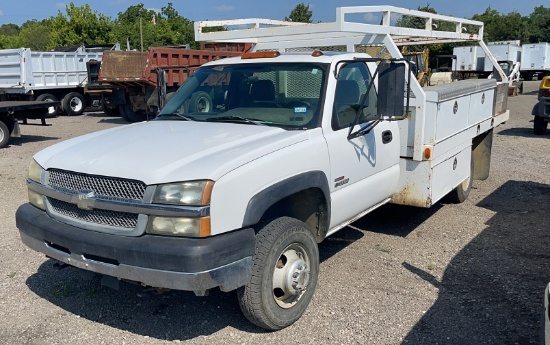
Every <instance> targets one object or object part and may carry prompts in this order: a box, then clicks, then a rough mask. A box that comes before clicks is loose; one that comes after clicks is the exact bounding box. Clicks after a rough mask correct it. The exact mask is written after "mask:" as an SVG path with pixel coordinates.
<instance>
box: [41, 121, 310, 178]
mask: <svg viewBox="0 0 550 345" xmlns="http://www.w3.org/2000/svg"><path fill="white" fill-rule="evenodd" d="M308 137H309V134H308V132H307V131H285V130H283V129H281V128H276V127H268V126H257V125H243V124H232V123H204V122H190V121H151V122H142V123H136V124H132V125H127V126H122V127H116V128H112V129H108V130H104V131H99V132H95V133H90V134H87V135H84V136H81V137H77V138H74V139H70V140H67V141H64V142H61V143H59V144H56V145H53V146H51V147H49V148H47V149H44V150H42V151H40V152H39V153H37V154H36V155H35V157H34V158H35V160H36V161H37V163H38V164H40V165H41V166H42V167H43V168H44V169H50V168H56V169H62V170H68V171H74V172H81V173H86V174H92V175H103V176H113V177H123V178H126V179H135V180H139V181H143V182H144V183H146V184H158V183H167V182H176V181H186V180H197V179H211V180H214V181H216V180H218V179H219V178H220V177H221V176H223V175H224V174H226V173H228V172H230V171H232V170H234V169H236V168H238V167H239V166H242V165H244V164H246V163H248V162H250V161H252V160H254V159H257V158H259V157H261V156H264V155H267V154H269V153H271V152H274V151H277V150H280V149H282V148H284V147H288V146H291V145H294V144H296V143H298V142H300V141H304V140H307V139H308Z"/></svg>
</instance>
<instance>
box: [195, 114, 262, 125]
mask: <svg viewBox="0 0 550 345" xmlns="http://www.w3.org/2000/svg"><path fill="white" fill-rule="evenodd" d="M206 121H221V122H237V123H241V122H244V123H251V124H253V125H258V126H267V124H269V123H272V122H267V121H260V120H254V119H247V118H246V117H241V116H234V115H232V116H219V117H210V118H208V119H207V120H206Z"/></svg>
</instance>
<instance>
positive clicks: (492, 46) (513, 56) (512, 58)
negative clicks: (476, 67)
mask: <svg viewBox="0 0 550 345" xmlns="http://www.w3.org/2000/svg"><path fill="white" fill-rule="evenodd" d="M487 48H489V50H490V51H491V53H492V54H493V56H494V57H495V59H496V60H497V61H499V62H500V61H509V62H511V64H512V65H515V64H516V63H518V62H521V51H522V47H521V43H520V41H501V42H489V43H488V44H487ZM483 70H484V71H486V72H488V71H490V72H492V71H493V64H492V63H491V61H489V59H485V67H484V69H483Z"/></svg>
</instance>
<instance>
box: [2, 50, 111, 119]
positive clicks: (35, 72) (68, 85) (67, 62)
mask: <svg viewBox="0 0 550 345" xmlns="http://www.w3.org/2000/svg"><path fill="white" fill-rule="evenodd" d="M113 49H118V44H117V45H114V46H113ZM101 56H102V52H101V51H95V50H92V51H89V50H87V49H86V48H85V47H84V46H81V47H76V48H74V49H73V51H69V52H67V51H47V52H46V51H33V50H32V49H30V48H17V49H2V50H0V94H3V95H4V97H5V98H7V99H8V100H10V101H30V100H37V101H50V102H58V101H59V110H60V111H61V112H62V113H65V114H67V115H80V114H82V113H83V112H84V110H85V108H86V106H89V105H90V104H91V101H90V100H89V99H88V98H87V95H85V93H84V88H85V86H86V85H87V83H88V71H87V68H86V62H88V61H90V60H101ZM57 110H58V109H56V108H55V107H51V108H50V115H54V114H55V113H56V112H57Z"/></svg>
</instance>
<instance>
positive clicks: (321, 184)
mask: <svg viewBox="0 0 550 345" xmlns="http://www.w3.org/2000/svg"><path fill="white" fill-rule="evenodd" d="M311 188H319V189H320V190H321V191H322V192H323V195H324V197H325V202H326V205H327V212H328V219H330V189H329V185H328V180H327V177H326V175H325V173H324V172H322V171H310V172H305V173H301V174H299V175H296V176H292V177H290V178H288V179H286V180H283V181H279V182H277V183H275V184H273V185H271V186H269V187H267V188H266V189H264V190H262V191H260V192H259V193H257V194H256V195H254V196H253V197H252V198H251V199H250V201H249V202H248V206H247V207H246V212H245V216H244V219H243V224H242V226H243V227H247V226H251V225H254V224H257V223H258V222H259V221H260V219H261V217H262V215H263V214H264V213H265V212H266V211H267V209H268V208H269V207H271V206H272V205H274V204H275V203H276V202H278V201H280V200H282V199H284V198H286V197H288V196H290V195H292V194H295V193H298V192H300V191H303V190H306V189H311Z"/></svg>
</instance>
